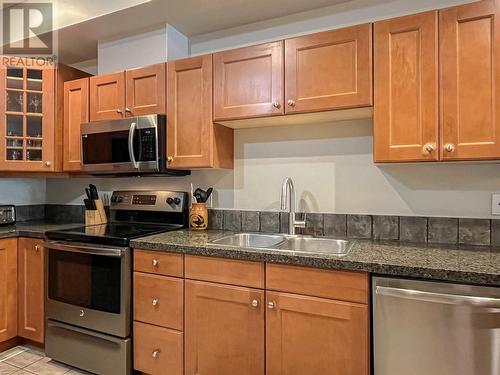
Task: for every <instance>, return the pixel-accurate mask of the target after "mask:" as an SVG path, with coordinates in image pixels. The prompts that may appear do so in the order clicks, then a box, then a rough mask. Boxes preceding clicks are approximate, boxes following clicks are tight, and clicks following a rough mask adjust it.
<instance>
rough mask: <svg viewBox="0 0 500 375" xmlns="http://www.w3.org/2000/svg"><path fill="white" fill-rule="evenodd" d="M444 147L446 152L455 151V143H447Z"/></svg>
mask: <svg viewBox="0 0 500 375" xmlns="http://www.w3.org/2000/svg"><path fill="white" fill-rule="evenodd" d="M444 149H445V150H446V151H447V152H453V151H455V145H454V144H453V143H447V144H446V146H444Z"/></svg>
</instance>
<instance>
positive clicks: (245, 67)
mask: <svg viewBox="0 0 500 375" xmlns="http://www.w3.org/2000/svg"><path fill="white" fill-rule="evenodd" d="M283 52H284V51H283V42H282V41H279V42H273V43H266V44H260V45H257V46H251V47H245V48H239V49H235V50H230V51H224V52H218V53H215V54H214V56H213V61H214V118H215V120H234V119H240V118H250V117H260V116H273V115H283V114H284V106H283V95H284V94H283V90H284V84H283V78H284V77H283V69H284V59H283Z"/></svg>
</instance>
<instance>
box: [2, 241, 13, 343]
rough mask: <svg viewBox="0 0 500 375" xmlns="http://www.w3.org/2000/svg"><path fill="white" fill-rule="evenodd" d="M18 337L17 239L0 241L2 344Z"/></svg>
mask: <svg viewBox="0 0 500 375" xmlns="http://www.w3.org/2000/svg"><path fill="white" fill-rule="evenodd" d="M16 336H17V238H9V239H5V240H0V342H3V341H7V340H10V339H12V338H14V337H16Z"/></svg>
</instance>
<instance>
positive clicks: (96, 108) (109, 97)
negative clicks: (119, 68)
mask: <svg viewBox="0 0 500 375" xmlns="http://www.w3.org/2000/svg"><path fill="white" fill-rule="evenodd" d="M124 111H125V73H123V72H120V73H113V74H106V75H102V76H95V77H90V121H101V120H114V119H121V118H123V116H124Z"/></svg>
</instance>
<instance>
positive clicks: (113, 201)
mask: <svg viewBox="0 0 500 375" xmlns="http://www.w3.org/2000/svg"><path fill="white" fill-rule="evenodd" d="M115 202H116V195H112V196H111V203H115Z"/></svg>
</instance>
